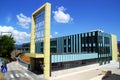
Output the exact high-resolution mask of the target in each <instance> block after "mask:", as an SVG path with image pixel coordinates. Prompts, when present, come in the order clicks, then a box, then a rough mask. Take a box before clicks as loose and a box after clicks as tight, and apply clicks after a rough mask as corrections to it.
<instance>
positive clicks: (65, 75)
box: [8, 61, 120, 80]
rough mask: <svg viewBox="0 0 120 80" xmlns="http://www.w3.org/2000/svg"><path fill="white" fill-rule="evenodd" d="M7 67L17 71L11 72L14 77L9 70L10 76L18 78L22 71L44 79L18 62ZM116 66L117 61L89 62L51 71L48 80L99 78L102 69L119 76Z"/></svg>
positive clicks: (117, 65) (31, 79)
mask: <svg viewBox="0 0 120 80" xmlns="http://www.w3.org/2000/svg"><path fill="white" fill-rule="evenodd" d="M11 66H12V67H11ZM8 67H9V71H13V70H14V69H15V70H17V72H16V71H14V73H15V74H13V75H14V76H16V77H13V75H11V72H10V74H8V75H10V77H13V78H18V77H20V76H23V75H22V74H21V73H23V74H25V75H26V74H27V75H26V76H27V78H29V79H30V80H45V79H44V78H43V75H36V74H34V73H32V72H31V71H29V70H27V68H26V67H24V66H22V65H20V64H19V63H18V62H12V63H10V64H8ZM118 67H119V64H118V62H113V61H111V62H110V64H106V65H102V66H99V64H91V65H87V66H82V67H76V68H71V69H65V70H59V71H53V72H52V77H50V78H49V80H101V79H102V77H103V75H101V74H102V71H103V70H111V71H112V73H113V74H117V75H114V77H116V76H117V77H118V78H119V75H120V69H118ZM22 71H23V72H22ZM18 72H19V73H18ZM19 74H20V75H19ZM26 80H27V79H26ZM119 80H120V79H119Z"/></svg>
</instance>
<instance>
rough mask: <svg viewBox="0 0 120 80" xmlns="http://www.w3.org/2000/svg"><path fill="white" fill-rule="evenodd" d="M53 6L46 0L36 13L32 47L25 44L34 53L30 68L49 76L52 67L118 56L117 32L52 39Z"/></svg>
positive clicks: (68, 66)
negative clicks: (51, 16)
mask: <svg viewBox="0 0 120 80" xmlns="http://www.w3.org/2000/svg"><path fill="white" fill-rule="evenodd" d="M50 8H51V4H50V3H46V4H44V5H43V6H42V7H40V8H39V9H37V10H36V11H35V12H34V13H33V14H32V27H31V42H30V45H29V46H30V49H29V46H25V45H24V47H25V49H26V48H27V50H28V53H29V54H27V55H28V56H30V70H36V71H40V72H43V73H44V77H45V78H49V77H50V75H51V70H59V69H66V68H71V67H76V66H81V65H85V64H90V63H96V62H98V63H99V64H100V65H102V64H106V63H109V62H110V60H111V59H113V60H117V39H116V36H115V35H112V34H107V33H104V32H103V31H101V30H94V31H91V32H87V33H81V34H74V35H69V36H63V37H59V38H53V39H50V14H51V10H50ZM28 44H29V43H28ZM29 50H30V51H29Z"/></svg>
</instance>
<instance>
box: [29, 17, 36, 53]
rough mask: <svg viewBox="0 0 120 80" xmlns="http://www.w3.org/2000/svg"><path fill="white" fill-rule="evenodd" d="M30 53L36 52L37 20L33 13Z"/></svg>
mask: <svg viewBox="0 0 120 80" xmlns="http://www.w3.org/2000/svg"><path fill="white" fill-rule="evenodd" d="M30 54H35V20H34V16H33V15H32V28H31V41H30Z"/></svg>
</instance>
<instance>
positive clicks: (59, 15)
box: [53, 6, 73, 23]
mask: <svg viewBox="0 0 120 80" xmlns="http://www.w3.org/2000/svg"><path fill="white" fill-rule="evenodd" d="M65 10H66V9H65V8H64V7H63V6H61V7H59V8H58V10H57V11H53V14H54V16H53V17H54V19H55V21H56V22H58V23H69V22H70V21H72V20H73V18H72V17H71V16H70V15H69V14H68V13H65Z"/></svg>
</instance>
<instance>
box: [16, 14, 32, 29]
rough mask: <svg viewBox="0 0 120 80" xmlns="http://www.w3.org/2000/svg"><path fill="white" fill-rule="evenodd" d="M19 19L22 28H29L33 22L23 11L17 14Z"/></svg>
mask: <svg viewBox="0 0 120 80" xmlns="http://www.w3.org/2000/svg"><path fill="white" fill-rule="evenodd" d="M16 17H17V19H18V25H20V26H21V27H22V28H25V29H28V28H29V27H30V24H31V18H30V17H27V16H25V15H23V13H20V14H18V15H16Z"/></svg>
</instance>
